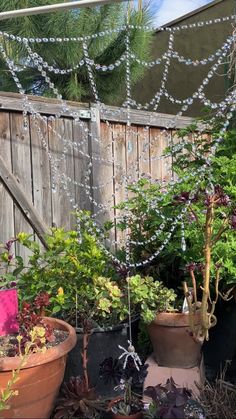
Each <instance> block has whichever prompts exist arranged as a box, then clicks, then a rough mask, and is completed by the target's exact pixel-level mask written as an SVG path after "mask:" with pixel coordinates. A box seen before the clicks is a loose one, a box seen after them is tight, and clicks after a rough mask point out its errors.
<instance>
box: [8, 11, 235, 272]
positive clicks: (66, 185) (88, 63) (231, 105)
mask: <svg viewBox="0 0 236 419" xmlns="http://www.w3.org/2000/svg"><path fill="white" fill-rule="evenodd" d="M235 18H236V16H235V15H232V16H226V17H222V18H216V19H211V20H208V21H202V22H198V23H191V24H189V25H181V26H174V27H172V28H168V27H161V28H158V30H160V31H166V32H169V41H168V47H167V51H166V52H165V53H164V54H163V55H162V56H161V57H159V58H157V59H156V60H155V61H151V62H146V61H144V60H140V59H139V57H137V56H136V55H135V54H134V52H133V51H131V48H130V30H132V29H140V30H147V31H150V30H152V28H150V27H143V26H139V25H129V24H128V23H127V25H125V26H121V27H119V28H115V29H112V30H107V31H102V32H99V33H97V34H93V35H89V36H84V37H78V38H49V39H48V38H29V39H27V38H24V37H20V36H14V35H11V34H8V33H6V32H0V36H2V37H3V39H4V38H7V39H8V40H12V41H17V42H19V43H23V45H24V46H25V48H26V51H27V53H28V57H26V60H25V62H24V64H23V65H21V64H20V63H15V62H14V61H13V60H12V59H11V58H9V56H8V53H7V51H6V49H5V48H4V44H0V53H1V54H2V57H3V58H4V60H5V62H6V64H7V66H8V68H9V71H10V73H11V75H12V78H13V80H14V82H15V83H16V86H17V88H18V90H19V93H20V94H21V96H22V101H23V115H24V127H25V129H27V115H28V114H31V115H32V117H33V122H34V124H35V126H36V130H37V133H38V135H39V137H40V140H41V143H42V147H43V148H44V149H45V150H46V152H47V155H48V159H49V161H50V166H51V172H52V190H53V191H55V190H56V188H57V187H59V186H61V187H62V189H63V191H64V193H65V195H66V196H67V197H68V199H69V200H70V202H72V204H73V208H74V209H76V210H79V207H78V204H77V203H76V202H75V199H74V197H73V196H72V194H71V185H72V186H73V185H76V186H79V187H81V188H83V189H84V190H85V194H86V196H87V197H88V199H89V201H90V202H91V203H92V204H93V206H94V208H95V213H94V214H93V215H92V217H91V218H90V222H91V219H92V222H93V228H95V230H96V231H97V232H98V233H99V234H100V237H102V231H101V229H100V228H99V225H98V223H97V218H98V216H99V215H100V214H101V213H106V211H109V210H111V209H112V208H113V205H114V199H113V198H114V194H113V195H112V196H111V199H109V200H108V201H107V202H106V203H99V202H97V201H96V199H94V196H93V193H92V191H93V190H102V189H104V188H106V187H107V185H108V184H109V183H110V182H113V183H114V182H115V181H116V177H115V175H113V176H112V177H111V179H109V180H106V181H105V182H102V183H100V184H99V185H92V186H91V185H90V181H89V179H90V176H91V173H92V167H93V164H94V163H96V164H97V163H99V164H104V163H106V164H111V165H113V166H114V167H117V168H119V170H120V173H121V176H120V179H121V180H120V183H119V184H116V192H118V191H120V190H121V189H122V188H125V196H126V200H128V187H129V185H130V184H132V183H133V181H134V179H135V178H138V177H140V176H141V173H140V170H139V167H140V161H145V159H146V158H145V155H146V150H145V147H144V149H143V150H142V152H141V154H140V156H139V159H138V161H137V162H135V163H134V164H132V165H131V166H130V167H129V170H128V171H126V169H124V168H122V167H121V163H119V162H117V161H116V160H115V158H111V159H103V158H102V157H97V156H91V155H89V154H88V153H86V152H84V150H83V144H84V142H85V138H86V136H89V137H90V138H91V139H92V141H93V142H97V143H99V142H100V141H102V139H101V138H97V137H96V136H94V134H93V133H92V131H91V130H90V129H89V128H88V127H87V126H86V125H85V123H84V122H83V120H81V118H80V115H79V113H78V112H75V110H72V109H71V107H70V106H69V105H68V103H67V102H66V101H65V100H63V98H62V96H61V95H60V93H59V91H58V89H57V88H56V86H55V85H54V83H53V82H52V81H51V79H50V76H49V73H55V74H59V75H62V76H63V75H64V74H70V73H72V72H73V71H74V70H78V69H79V68H82V67H85V68H86V70H87V73H88V79H89V83H90V87H91V91H92V94H93V97H94V100H95V103H96V105H97V106H98V108H101V109H102V108H103V106H104V105H103V103H102V102H101V99H100V97H99V92H98V89H97V86H96V82H95V77H94V72H95V71H98V72H108V71H109V72H111V71H113V70H115V68H117V67H119V66H120V65H121V64H123V63H124V65H125V69H126V77H125V83H126V100H125V102H124V103H123V105H122V107H123V108H124V109H126V111H127V113H126V115H127V120H126V124H127V126H128V127H129V128H130V131H129V132H130V133H131V134H132V135H138V134H137V133H136V132H135V131H134V130H132V126H131V120H130V110H131V109H132V108H136V109H145V110H149V109H150V108H152V109H153V110H154V111H157V110H158V107H159V103H160V100H161V97H165V98H166V99H168V100H169V101H170V102H171V103H175V104H177V105H180V106H181V108H180V110H179V112H178V113H177V114H176V115H175V116H174V117H173V119H172V120H171V121H170V122H169V123H168V124H167V126H166V130H165V131H164V134H165V135H166V139H167V141H168V129H169V128H174V127H175V126H176V123H177V121H178V117H180V116H182V115H183V113H184V112H186V111H187V110H188V108H189V107H190V106H191V105H192V104H193V102H194V100H195V99H198V100H200V102H201V103H203V104H204V105H207V106H209V107H210V108H211V109H213V110H216V117H217V116H222V115H224V117H225V122H224V125H223V128H222V129H221V131H220V135H219V138H218V139H217V141H216V143H220V142H221V141H222V139H223V135H224V132H225V131H226V129H227V127H228V125H229V121H230V119H231V118H232V115H233V111H235V108H236V105H235V99H236V92H235V91H234V90H233V91H231V92H230V93H229V94H228V95H227V96H226V97H225V99H224V100H222V101H220V102H218V103H216V102H211V100H210V99H208V98H207V97H206V94H205V92H204V89H205V88H206V86H207V85H208V83H209V81H210V80H211V78H212V77H213V76H214V75H215V74H216V72H217V71H218V70H219V67H220V66H221V65H222V64H224V60H225V58H226V57H227V55H229V53H230V49H231V48H232V45H233V44H234V43H235V35H233V36H229V37H227V39H226V40H225V41H224V43H223V44H222V46H221V47H220V48H218V49H217V50H216V51H215V53H214V54H210V55H209V56H208V57H205V58H202V59H201V60H192V59H191V58H186V57H183V56H182V55H180V54H179V53H178V51H176V50H174V35H175V33H176V32H179V31H181V30H187V29H194V28H202V27H203V26H209V25H212V24H220V23H222V22H230V21H232V20H235ZM121 30H122V31H126V37H125V40H126V51H125V53H124V54H123V55H122V56H121V57H120V58H119V59H118V60H116V61H115V62H111V63H110V64H109V65H106V66H105V65H100V64H99V63H95V62H94V61H93V60H92V59H91V58H90V57H89V50H88V41H89V40H90V39H94V38H97V37H103V36H107V35H109V34H111V33H119V32H120V31H121ZM48 42H51V43H65V42H80V43H81V45H82V49H83V55H84V57H83V59H82V60H80V61H79V62H78V63H77V64H76V65H75V66H74V67H73V68H72V67H71V68H63V69H62V68H57V67H55V66H53V65H50V64H49V63H48V62H46V61H45V60H44V58H43V57H41V56H40V55H39V54H38V53H36V52H35V51H34V50H33V46H34V44H37V43H45V44H46V43H48ZM172 59H174V60H178V62H181V63H183V64H185V65H186V66H190V65H191V66H194V67H198V66H200V65H202V66H204V65H206V64H208V63H212V66H211V68H210V70H209V71H208V73H207V75H206V77H204V79H203V80H202V82H201V84H200V85H199V87H198V89H197V90H196V91H195V92H193V93H192V95H191V96H189V97H187V98H185V99H179V98H174V97H173V96H172V95H171V94H169V93H168V91H167V89H166V82H167V79H168V74H169V68H170V65H171V60H172ZM133 61H136V62H138V64H140V65H142V66H144V67H146V68H152V67H154V66H155V65H159V64H161V63H164V69H163V74H162V80H161V82H160V89H159V91H157V92H156V93H155V94H154V96H153V98H152V99H151V100H150V102H149V103H146V104H141V103H137V102H136V101H135V100H134V99H133V98H132V90H131V64H132V62H133ZM28 66H33V67H34V68H37V69H38V71H39V73H40V74H41V76H42V77H43V78H44V80H45V82H46V83H47V85H48V87H49V89H50V90H51V91H52V92H53V94H54V95H55V96H56V98H57V99H58V100H59V101H60V103H61V110H60V111H59V112H58V113H56V114H55V116H50V117H46V116H42V115H41V114H40V113H39V112H37V111H36V110H35V108H34V105H33V104H32V103H31V102H30V99H29V98H28V96H27V95H26V93H25V89H24V87H23V86H22V84H21V82H20V79H19V77H18V73H19V74H20V72H21V71H22V70H23V69H25V68H28ZM117 112H119V111H114V114H116V113H117ZM65 113H66V114H67V115H68V116H70V117H72V118H73V119H74V120H75V121H76V122H77V123H78V124H79V126H80V128H81V131H82V133H83V137H82V139H80V142H79V143H78V142H76V141H71V140H70V139H68V138H65V137H64V136H61V135H60V134H59V133H58V132H57V131H56V129H55V128H54V127H53V124H48V122H54V121H55V120H57V119H59V118H60V117H61V116H62V115H63V114H65ZM40 122H43V123H45V124H48V127H49V129H50V130H52V132H53V134H55V135H56V136H57V137H58V139H59V140H60V141H61V142H62V144H63V147H64V152H63V153H62V155H61V156H60V158H57V159H56V158H55V157H54V156H53V155H52V153H51V152H50V149H49V147H48V145H47V143H46V141H45V139H44V136H43V132H42V129H41V127H40ZM106 123H107V125H108V126H109V127H110V129H111V130H112V127H111V125H110V123H109V121H106ZM145 130H146V132H147V134H148V131H149V126H147V127H145ZM162 135H163V134H162ZM154 140H155V138H154ZM156 140H157V139H156ZM112 141H113V142H114V140H112ZM184 144H185V141H182V142H181V143H179V144H177V145H176V146H175V147H176V149H180V150H181V147H183V146H184ZM112 147H113V145H112ZM68 149H72V150H73V149H75V150H76V151H77V152H78V153H79V154H80V155H81V156H82V157H84V158H85V159H86V160H87V161H88V164H87V169H86V170H85V175H84V179H85V180H84V182H78V181H76V180H73V179H71V178H70V177H69V176H68V175H67V174H66V173H62V172H61V169H60V162H62V161H63V160H64V159H65V153H66V151H67V150H68ZM169 157H170V155H165V156H164V155H163V156H154V157H151V159H153V161H158V160H162V159H167V160H166V161H168V158H169ZM146 160H147V159H146ZM210 160H211V158H210V156H208V157H207V158H206V161H205V164H204V165H203V166H202V167H201V168H200V169H198V170H196V171H195V172H193V173H192V174H191V175H190V176H197V178H198V179H199V181H198V182H197V183H196V188H197V186H198V184H199V182H200V180H201V178H202V176H204V175H205V173H206V172H207V173H209V174H210ZM166 164H167V165H168V163H166ZM169 170H170V172H171V170H172V167H171V165H170V167H169ZM146 175H148V177H149V178H150V180H151V182H156V179H153V178H152V176H151V174H150V173H146ZM184 180H185V181H186V180H187V178H185V179H184ZM158 182H160V180H158ZM179 182H180V180H178V179H173V178H172V175H171V174H170V184H171V185H172V187H173V189H174V187H175V185H176V184H177V183H179ZM194 193H195V190H194V191H192V192H191V194H190V198H189V200H188V201H187V202H186V204H185V206H184V207H183V209H182V210H181V211H180V213H179V215H178V216H177V217H175V219H163V222H162V223H161V225H160V227H159V229H158V230H157V231H156V232H155V234H154V235H153V236H152V237H151V238H149V239H148V240H146V241H145V240H144V241H142V242H139V241H133V240H132V241H131V240H130V237H129V229H128V228H127V229H126V235H125V238H124V243H125V245H126V261H125V262H121V261H120V260H119V259H118V258H117V257H116V256H114V254H113V253H112V252H111V251H110V250H108V249H107V248H106V247H105V245H104V242H106V243H110V245H111V246H115V245H117V244H119V241H117V240H111V239H108V238H107V237H106V238H105V237H104V241H102V243H101V244H102V246H103V247H104V250H105V252H106V253H107V254H109V256H110V257H111V258H112V259H113V260H114V262H115V263H116V264H118V265H119V266H121V267H125V268H127V269H128V270H129V269H131V268H135V267H140V266H144V265H147V264H149V263H150V262H151V261H152V260H153V259H154V258H156V257H157V256H158V255H159V254H160V253H161V251H162V250H163V249H164V247H165V246H166V244H167V243H168V242H169V240H170V239H171V237H172V235H173V234H174V231H175V229H176V227H177V225H181V245H182V249H183V251H184V250H185V247H186V243H185V237H184V215H185V213H186V211H187V209H188V206H189V205H190V202H191V197H192V196H193V194H194ZM151 205H152V208H153V209H154V210H156V211H158V210H157V202H155V201H153V202H152V203H151ZM129 216H130V213H129V211H128V208H126V207H125V208H124V211H123V214H121V215H115V216H114V220H115V221H119V220H121V219H128V217H129ZM85 222H86V220H85ZM167 222H171V227H170V230H169V231H168V232H167V234H166V236H165V239H164V240H163V242H162V244H161V246H160V247H159V248H158V249H157V250H156V252H155V253H153V254H152V255H151V256H149V257H147V258H146V259H145V260H143V261H142V262H139V263H131V262H130V254H129V247H130V244H136V245H139V244H148V243H150V242H152V241H154V240H155V239H156V238H157V237H158V236H159V235H160V234H161V233H162V232H163V231H164V229H165V227H166V224H167ZM87 227H88V231H90V232H91V234H92V233H93V232H92V229H91V227H90V226H89V223H87ZM78 228H79V222H78ZM101 240H102V239H101Z"/></svg>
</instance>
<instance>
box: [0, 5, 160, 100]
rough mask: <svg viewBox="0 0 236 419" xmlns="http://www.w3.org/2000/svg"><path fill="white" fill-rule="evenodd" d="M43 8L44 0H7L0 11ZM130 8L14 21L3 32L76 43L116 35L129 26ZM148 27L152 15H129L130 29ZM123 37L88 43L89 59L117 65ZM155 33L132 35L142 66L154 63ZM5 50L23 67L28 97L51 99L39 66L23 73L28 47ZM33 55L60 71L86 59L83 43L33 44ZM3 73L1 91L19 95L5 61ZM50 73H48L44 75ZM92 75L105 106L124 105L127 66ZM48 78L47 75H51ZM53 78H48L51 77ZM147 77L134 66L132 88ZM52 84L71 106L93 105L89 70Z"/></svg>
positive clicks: (13, 46)
mask: <svg viewBox="0 0 236 419" xmlns="http://www.w3.org/2000/svg"><path fill="white" fill-rule="evenodd" d="M43 3H44V5H47V4H54V3H58V0H50V1H49V0H47V1H46V0H45V1H44V2H43ZM39 5H41V0H27V1H26V0H7V1H4V2H1V5H0V11H6V10H12V9H18V8H25V7H33V6H39ZM126 8H127V4H125V3H117V4H110V5H105V6H102V7H90V8H82V9H80V10H79V9H77V10H73V11H67V12H65V11H63V12H55V13H49V14H44V15H35V16H30V17H21V18H14V19H9V20H6V21H3V22H2V23H1V30H2V31H6V32H9V33H12V34H14V35H18V36H22V37H29V38H30V37H36V38H38V37H39V38H46V37H47V38H56V37H58V38H63V37H72V38H78V37H81V36H84V35H92V34H95V33H97V32H103V31H106V30H110V29H114V28H116V27H119V26H122V25H125V24H126ZM149 23H150V15H149V12H148V10H146V9H145V10H143V11H142V13H141V12H138V11H135V10H132V12H131V14H130V24H141V25H142V24H143V25H147V24H149ZM125 36H126V33H125V31H121V32H120V33H111V34H109V35H106V36H102V37H97V38H93V39H90V40H89V42H88V52H89V57H90V59H92V60H94V62H95V63H98V64H100V65H101V66H102V65H109V64H113V63H114V62H115V61H116V60H118V59H120V57H121V56H122V55H123V54H124V53H125V51H126V49H125ZM151 39H152V33H151V32H147V31H143V30H137V29H132V30H131V37H130V46H131V50H132V51H133V52H134V54H136V55H137V56H138V57H139V58H140V60H148V59H149V57H150V43H151ZM3 45H4V47H5V48H6V50H7V53H8V54H9V56H10V58H11V59H12V60H14V61H15V64H17V65H18V66H20V67H22V70H23V71H22V72H21V73H20V80H21V81H22V82H23V85H24V87H26V88H27V92H28V93H32V92H33V93H34V92H36V94H42V93H43V94H44V95H46V96H52V97H53V95H54V93H53V92H52V91H49V88H48V85H47V83H46V82H45V79H44V77H43V76H42V75H41V74H40V72H39V71H38V70H37V68H36V65H35V64H33V63H32V62H30V64H28V66H27V68H26V69H24V68H23V64H25V62H26V61H25V60H26V57H27V54H28V53H27V51H26V49H25V47H24V45H22V44H20V43H18V42H15V41H9V40H6V39H4V40H3ZM31 46H32V48H33V50H34V52H36V53H37V54H39V55H40V56H42V57H43V59H44V60H45V61H47V62H48V63H49V65H50V66H54V67H60V68H61V69H67V68H73V67H74V66H76V65H77V64H78V63H79V61H81V60H82V59H83V58H84V56H83V47H82V43H81V42H77V41H75V42H66V43H47V44H45V43H34V44H31ZM0 66H1V69H2V79H1V82H0V87H1V90H4V91H16V86H15V85H14V81H13V80H12V79H11V76H10V74H9V70H8V69H7V68H6V65H5V64H4V62H3V60H1V61H0ZM46 71H47V69H46ZM93 71H94V77H95V79H96V84H97V88H98V91H99V92H100V94H101V98H102V100H103V101H105V102H109V103H112V104H114V102H117V101H118V102H121V101H122V99H123V98H124V94H125V85H124V80H125V64H124V63H122V64H121V65H120V66H119V67H116V68H115V69H114V70H112V71H111V70H110V71H106V72H101V71H100V72H98V71H95V70H93ZM47 72H48V71H47ZM48 73H49V72H48ZM143 74H144V67H143V66H141V65H139V64H138V63H136V62H135V61H133V62H132V64H131V80H132V83H135V82H137V80H139V79H140V77H142V76H143ZM49 76H50V78H51V81H52V82H53V83H54V84H55V86H56V87H58V89H59V92H60V94H62V96H63V98H65V99H70V100H77V101H78V100H83V101H91V100H92V96H91V90H90V86H89V79H88V74H87V70H86V67H85V66H84V67H81V68H79V69H75V70H74V71H72V73H70V74H63V75H60V74H55V73H53V72H51V73H49Z"/></svg>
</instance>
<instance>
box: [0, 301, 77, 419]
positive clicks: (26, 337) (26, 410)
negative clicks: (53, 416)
mask: <svg viewBox="0 0 236 419" xmlns="http://www.w3.org/2000/svg"><path fill="white" fill-rule="evenodd" d="M47 304H48V295H47V294H43V293H41V294H40V295H39V296H38V297H36V299H35V305H34V307H32V306H31V305H30V304H29V303H26V302H25V303H23V304H22V309H21V311H19V313H18V314H17V333H14V334H12V330H13V329H12V328H11V327H10V330H11V334H10V335H5V336H2V337H1V361H0V390H1V394H2V404H1V406H2V407H1V410H2V412H3V415H4V418H19V417H22V418H38V417H40V418H48V417H49V416H50V413H51V412H52V410H53V407H54V403H55V400H56V397H57V394H58V391H59V388H60V385H61V382H62V380H63V376H64V371H65V365H66V356H67V353H68V352H69V351H70V350H71V349H72V348H73V346H74V345H75V342H76V334H75V331H74V329H73V327H71V326H70V325H69V324H67V323H66V322H64V321H62V320H58V319H53V318H47V317H41V316H40V315H39V314H38V313H37V310H38V309H41V310H42V309H43V308H44V305H47ZM15 321H16V319H15V318H14V319H13V322H14V323H15Z"/></svg>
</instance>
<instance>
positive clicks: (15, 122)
mask: <svg viewBox="0 0 236 419" xmlns="http://www.w3.org/2000/svg"><path fill="white" fill-rule="evenodd" d="M10 122H11V142H12V173H13V175H14V176H15V178H16V182H18V184H19V187H20V188H21V191H23V190H24V195H25V199H26V200H27V201H28V203H30V202H32V171H31V144H30V132H29V124H28V125H27V126H25V127H24V121H23V118H22V114H19V113H15V112H14V113H11V115H10ZM22 198H23V197H22ZM14 212H15V233H16V234H17V233H19V232H21V231H24V232H25V233H30V234H33V230H32V228H31V226H30V224H29V223H28V221H26V219H25V216H24V215H23V213H22V211H21V210H20V209H19V206H17V205H14ZM26 212H27V210H26ZM16 252H17V254H19V255H20V256H22V257H23V258H24V259H27V257H28V255H29V251H28V250H27V249H25V248H22V247H21V246H18V244H17V248H16Z"/></svg>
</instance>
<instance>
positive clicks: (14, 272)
mask: <svg viewBox="0 0 236 419" xmlns="http://www.w3.org/2000/svg"><path fill="white" fill-rule="evenodd" d="M16 240H17V239H11V240H9V241H8V242H7V243H5V244H0V289H7V288H12V287H15V286H16V283H17V277H18V275H19V274H20V273H21V271H22V270H23V269H24V265H23V260H22V258H21V257H20V256H17V257H16V258H14V257H13V246H14V243H15V241H16Z"/></svg>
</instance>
